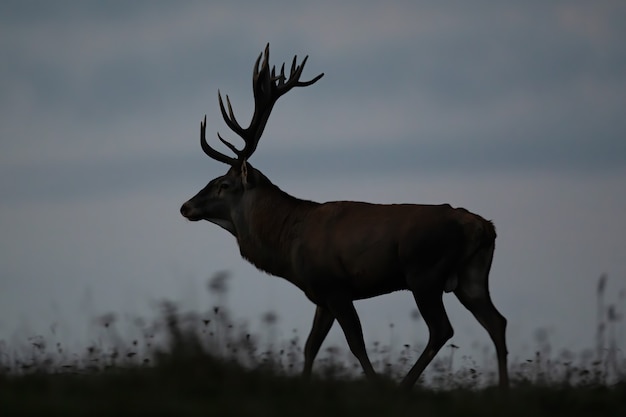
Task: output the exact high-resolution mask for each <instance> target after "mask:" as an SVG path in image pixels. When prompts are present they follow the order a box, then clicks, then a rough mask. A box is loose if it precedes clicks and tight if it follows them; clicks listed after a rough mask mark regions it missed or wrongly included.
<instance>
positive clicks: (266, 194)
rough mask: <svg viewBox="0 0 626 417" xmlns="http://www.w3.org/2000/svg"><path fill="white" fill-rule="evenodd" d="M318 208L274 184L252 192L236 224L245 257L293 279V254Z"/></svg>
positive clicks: (277, 274)
mask: <svg viewBox="0 0 626 417" xmlns="http://www.w3.org/2000/svg"><path fill="white" fill-rule="evenodd" d="M316 205H318V203H314V202H312V201H306V200H301V199H298V198H296V197H293V196H291V195H289V194H287V193H286V192H284V191H282V190H281V189H280V188H278V187H277V186H275V185H274V184H271V183H270V184H267V185H263V186H261V187H257V188H255V189H253V190H249V191H248V192H247V193H246V195H245V196H244V197H243V199H242V207H241V210H240V212H239V213H238V216H236V220H235V225H236V227H237V243H238V244H239V250H240V252H241V256H243V257H244V258H245V259H247V260H248V261H249V262H250V263H252V264H253V265H255V266H256V267H257V268H259V269H260V270H262V271H265V272H267V273H270V274H272V275H276V276H280V277H283V278H287V277H288V276H290V275H292V274H291V272H292V271H293V268H292V264H291V254H290V250H291V248H292V247H293V243H294V242H295V240H296V239H297V237H298V236H299V235H300V228H301V225H302V222H303V220H304V218H305V217H306V215H307V213H308V212H309V211H310V210H311V208H313V207H314V206H316Z"/></svg>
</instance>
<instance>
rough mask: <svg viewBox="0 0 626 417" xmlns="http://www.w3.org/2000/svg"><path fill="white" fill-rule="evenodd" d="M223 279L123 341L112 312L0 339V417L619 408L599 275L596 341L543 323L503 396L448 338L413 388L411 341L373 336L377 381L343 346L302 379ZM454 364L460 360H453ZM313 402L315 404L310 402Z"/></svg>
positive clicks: (295, 338)
mask: <svg viewBox="0 0 626 417" xmlns="http://www.w3.org/2000/svg"><path fill="white" fill-rule="evenodd" d="M227 278H228V276H227V275H226V274H223V273H221V274H216V275H215V276H214V277H213V278H212V279H211V280H210V281H209V285H208V287H209V290H210V291H211V293H212V295H213V296H214V297H215V298H216V300H217V301H218V304H217V305H216V306H215V307H212V308H210V309H209V310H207V311H205V312H202V313H198V312H193V311H185V310H182V309H181V308H180V307H179V306H177V305H176V304H175V303H172V302H169V301H164V302H162V303H161V304H160V305H159V310H158V315H157V316H156V318H155V319H153V320H145V319H142V318H127V319H126V320H127V321H128V322H127V323H125V324H126V325H127V327H130V328H132V329H134V332H135V333H136V334H135V336H134V337H131V338H126V337H123V336H122V335H121V332H120V330H119V326H120V324H121V323H120V322H121V319H119V317H118V316H117V315H116V314H114V313H109V314H105V315H102V316H100V317H97V318H95V319H94V320H93V325H94V326H95V327H96V330H97V331H98V334H99V337H97V338H96V340H94V341H92V342H91V343H89V344H87V345H86V347H85V348H84V350H82V351H79V352H76V351H74V350H72V349H69V348H66V347H65V346H64V345H63V344H62V342H60V341H49V340H46V338H45V337H42V336H32V337H27V338H25V339H24V340H22V341H20V342H19V343H12V344H9V343H7V342H4V341H2V342H0V415H5V414H3V412H2V409H5V410H12V411H32V412H38V413H39V412H43V413H45V412H63V413H64V414H66V415H67V414H71V413H73V412H76V413H84V412H87V411H91V410H94V407H95V409H96V410H100V411H106V412H110V413H114V412H115V413H117V412H121V411H125V412H127V411H132V410H135V409H136V410H137V411H142V412H148V411H164V410H168V411H171V412H176V413H186V414H194V413H204V412H206V411H207V410H213V411H215V412H216V413H217V414H216V415H250V414H254V415H259V414H260V415H263V414H267V415H277V414H288V415H294V414H298V415H320V414H321V413H323V414H324V415H333V414H338V415H339V414H342V413H343V414H342V415H345V413H350V414H355V413H359V414H361V415H364V416H365V415H375V414H380V413H385V414H386V415H391V414H397V415H409V414H419V415H431V414H433V415H468V414H476V415H490V414H493V415H503V414H507V415H516V414H517V415H522V414H524V415H526V414H529V413H531V414H534V415H541V414H542V413H544V414H546V415H547V413H549V414H550V415H559V414H564V413H565V414H567V415H582V413H583V411H584V410H587V412H589V411H591V409H592V408H593V409H594V410H595V411H594V413H595V412H602V413H603V415H626V360H625V359H624V355H623V351H622V348H621V347H620V346H618V343H617V332H618V331H619V326H620V325H621V322H622V315H621V312H620V306H619V305H616V304H610V303H607V302H606V298H605V292H606V283H607V278H606V276H602V277H600V279H599V280H598V286H597V292H596V301H597V323H596V327H597V329H596V336H595V339H596V340H595V344H594V348H593V349H591V350H588V351H584V352H581V353H579V354H575V353H572V352H567V351H565V352H562V353H560V354H559V355H558V356H556V357H554V356H553V355H552V351H551V349H550V345H549V341H548V338H547V335H546V334H545V332H543V331H541V330H539V331H538V332H537V334H536V339H537V342H538V346H537V349H536V352H535V354H534V355H533V356H532V357H530V358H527V359H526V360H524V361H522V362H518V363H512V364H510V372H511V379H512V389H511V390H510V391H509V392H508V393H502V392H500V391H498V390H496V389H494V388H491V387H492V386H493V385H495V384H496V382H497V380H496V375H495V374H494V373H493V372H490V371H484V370H482V369H480V367H479V366H478V365H477V364H476V363H475V362H474V361H473V360H472V358H468V357H462V358H458V352H457V350H458V349H457V347H456V346H454V345H452V344H450V345H448V346H447V347H445V348H444V349H442V352H441V353H440V354H439V355H438V357H437V358H436V360H435V361H434V362H433V363H432V364H431V365H430V367H429V368H428V372H426V373H425V375H424V376H423V377H422V378H421V380H420V382H419V384H418V387H417V388H416V390H415V391H413V392H412V393H400V392H399V391H398V390H397V389H396V382H397V380H398V379H399V378H401V377H402V376H403V375H404V373H405V372H406V370H407V369H408V367H410V366H411V365H412V364H413V362H414V361H415V359H416V358H415V355H416V352H415V351H414V349H413V348H412V347H411V346H409V345H405V346H403V348H402V349H401V350H400V352H399V353H397V354H396V355H395V356H394V355H392V354H391V352H392V351H393V349H392V347H391V346H386V345H383V344H380V343H374V346H372V347H371V348H370V355H371V357H372V361H373V363H374V365H375V367H376V369H379V370H381V371H382V378H381V381H380V382H379V383H377V384H372V383H369V382H367V381H365V380H364V379H363V377H362V372H361V368H360V366H359V365H358V363H357V362H356V360H354V358H353V357H352V355H351V353H350V352H349V351H347V350H343V349H338V348H336V347H331V348H327V349H325V350H324V351H323V352H322V353H321V355H320V356H321V357H320V358H319V359H318V360H317V361H316V365H315V370H316V374H315V377H314V378H313V380H312V381H309V382H306V381H303V380H301V378H300V377H299V372H300V370H301V369H302V358H303V352H302V345H303V341H302V340H300V337H299V335H298V334H297V333H296V332H294V333H293V335H292V337H291V338H289V339H287V340H275V338H274V337H270V341H271V343H270V344H263V343H262V338H261V337H260V336H259V335H258V334H254V333H252V332H251V331H250V329H249V328H248V326H247V325H246V324H245V323H236V322H234V320H233V319H232V315H231V313H230V312H229V310H228V308H227V307H226V306H225V305H224V304H225V300H226V293H227V291H228V285H227V281H228V280H227ZM620 300H621V298H620ZM277 319H278V318H277V316H276V314H275V313H272V312H268V313H267V314H265V315H264V317H263V323H264V326H265V329H264V331H263V333H264V334H270V335H271V334H275V332H274V330H273V328H274V326H276V322H277ZM390 331H393V325H392V326H390ZM390 340H393V337H392V338H390ZM396 351H397V349H396ZM459 360H461V361H462V363H463V364H464V366H461V367H459V366H455V363H456V362H455V361H459ZM316 401H317V402H319V401H321V403H320V404H321V405H320V404H318V405H316V406H313V405H312V404H314V403H315V402H316ZM320 407H321V408H320ZM598 410H600V411H598ZM620 413H621V414H620Z"/></svg>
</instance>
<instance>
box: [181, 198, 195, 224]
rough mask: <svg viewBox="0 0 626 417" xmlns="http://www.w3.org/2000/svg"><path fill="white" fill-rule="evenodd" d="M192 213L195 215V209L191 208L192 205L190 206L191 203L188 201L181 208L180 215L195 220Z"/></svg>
mask: <svg viewBox="0 0 626 417" xmlns="http://www.w3.org/2000/svg"><path fill="white" fill-rule="evenodd" d="M192 213H193V207H192V206H191V204H189V201H187V202H186V203H185V204H183V205H182V206H181V207H180V214H182V215H183V217H185V218H187V219H189V220H194V219H193V216H192Z"/></svg>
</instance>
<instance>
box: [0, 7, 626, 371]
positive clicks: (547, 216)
mask: <svg viewBox="0 0 626 417" xmlns="http://www.w3.org/2000/svg"><path fill="white" fill-rule="evenodd" d="M625 21H626V4H624V3H623V2H621V1H595V2H587V1H567V2H550V3H549V4H548V3H545V2H539V1H528V2H523V3H521V2H515V3H513V2H502V3H498V4H494V3H493V2H480V1H479V2H472V3H471V4H470V3H467V2H446V3H445V5H444V4H442V3H441V2H435V1H426V2H414V1H387V2H384V3H382V2H373V1H369V2H368V1H358V2H357V1H345V2H341V4H337V2H331V1H323V0H319V1H317V2H314V3H311V2H309V3H307V4H297V3H296V2H291V1H282V0H276V1H266V2H258V1H250V2H245V1H241V2H211V1H209V2H176V3H174V2H164V1H135V2H126V1H109V2H92V1H80V2H78V1H76V2H47V1H29V2H23V1H3V2H2V3H1V4H0V56H1V57H2V59H1V62H2V63H1V64H0V91H1V94H0V196H1V197H0V340H3V341H5V342H9V343H10V341H11V340H16V339H20V338H27V337H30V336H32V335H46V334H50V333H53V334H55V335H56V336H55V337H61V338H63V340H66V341H76V342H80V341H81V340H84V339H85V338H89V331H90V330H89V329H90V327H91V326H93V320H94V319H95V318H97V317H102V316H103V315H106V314H109V313H111V312H114V313H115V314H116V315H117V316H119V317H136V316H142V317H149V316H150V315H151V314H153V313H154V306H155V303H157V302H158V301H159V300H163V299H168V300H172V301H174V302H176V303H178V304H180V305H181V306H183V307H184V308H186V309H190V310H197V311H207V310H210V309H211V308H213V307H214V306H216V305H220V304H225V305H228V308H229V310H230V311H231V312H232V313H233V314H234V315H235V316H236V317H238V318H239V319H240V320H244V321H246V322H248V323H249V324H250V327H251V328H255V327H257V328H259V329H261V331H262V329H263V323H264V320H265V321H267V318H268V317H269V316H268V313H271V314H273V316H272V317H273V320H274V321H275V322H276V326H275V327H276V334H275V335H273V336H272V337H276V338H277V339H283V338H284V339H287V338H290V337H291V336H292V334H293V329H297V332H298V334H300V336H301V339H302V340H303V339H304V338H305V337H306V335H307V334H308V330H309V327H310V323H311V321H312V317H313V311H314V306H313V305H312V304H311V303H310V302H309V301H308V300H307V299H306V297H305V296H304V294H302V293H301V292H300V291H299V290H298V289H297V288H295V287H293V286H291V284H289V283H287V282H286V281H284V280H282V279H277V278H274V277H270V276H268V275H266V274H264V273H262V272H259V271H258V270H256V269H255V268H254V267H253V266H251V265H249V264H248V263H246V262H245V261H244V260H242V259H241V258H240V256H239V250H238V248H237V246H236V242H235V240H234V238H233V237H232V236H230V235H229V234H228V233H227V232H225V231H224V230H222V229H220V228H218V227H217V226H215V225H212V224H209V223H207V222H203V223H190V222H187V221H186V220H185V219H184V218H183V217H182V216H181V215H180V214H179V211H178V210H179V207H180V205H181V204H182V203H183V202H184V201H186V200H187V199H188V198H189V197H191V196H192V195H193V194H195V193H196V192H197V191H198V190H199V189H200V188H202V187H204V185H205V184H206V183H207V182H208V181H209V180H211V179H212V178H214V177H216V176H218V175H222V174H223V173H225V171H226V166H225V165H223V164H220V163H218V162H216V161H213V160H211V159H209V158H208V157H206V155H204V153H203V152H202V151H201V149H200V146H199V132H198V128H199V123H200V120H201V119H202V117H204V114H205V113H206V114H207V135H208V138H209V140H213V141H214V143H215V144H216V146H217V145H219V146H220V149H222V150H224V148H223V147H221V144H219V143H217V139H216V136H215V133H216V132H217V131H219V132H221V134H222V135H223V136H224V137H225V138H228V139H230V140H233V142H234V143H237V140H236V138H235V137H234V135H233V134H232V133H231V132H229V130H228V128H227V127H226V126H225V124H224V122H223V121H222V118H221V115H220V113H219V107H218V103H217V91H218V88H219V89H220V90H221V91H222V93H226V94H228V95H229V96H230V98H231V100H232V103H233V106H234V110H235V113H236V115H237V117H238V119H239V120H240V121H241V123H242V124H244V123H247V122H248V121H249V118H250V116H251V114H252V104H253V101H252V90H251V75H252V67H253V63H254V61H255V59H256V57H257V56H258V54H259V53H260V52H261V51H262V50H263V48H264V47H265V44H266V43H267V42H269V43H270V44H271V63H272V64H275V65H277V66H278V65H280V64H281V63H282V62H283V61H288V62H289V61H290V60H291V58H292V57H293V55H295V54H297V55H298V57H299V58H300V59H301V58H303V57H304V56H305V55H309V61H308V63H307V66H306V68H305V71H304V75H303V79H309V78H312V77H313V76H315V75H317V74H318V73H320V72H324V73H325V74H326V75H325V76H324V78H322V79H321V80H320V81H319V82H318V83H316V84H315V85H314V86H312V87H309V88H306V89H297V90H294V91H292V92H291V93H290V94H288V95H287V96H286V97H285V98H282V99H281V100H280V101H279V102H278V104H277V106H276V107H275V108H274V111H273V114H272V117H271V118H270V121H269V124H268V126H267V129H266V130H265V133H264V136H263V138H262V140H261V142H260V145H259V148H258V150H257V152H256V153H255V155H254V156H253V157H252V158H251V163H252V164H253V165H254V166H255V167H256V168H259V169H261V170H262V171H263V172H264V173H265V174H266V175H267V176H268V177H269V178H270V179H271V180H272V181H273V182H274V183H275V184H277V185H278V186H280V187H281V188H282V189H283V190H285V191H287V192H288V193H290V194H292V195H295V196H297V197H301V198H305V199H311V200H316V201H330V200H365V201H370V202H377V203H400V202H403V203H428V204H438V203H450V204H452V205H454V206H462V207H465V208H467V209H469V210H471V211H473V212H476V213H479V214H480V215H482V216H483V217H485V218H487V219H492V220H493V221H494V223H495V225H496V228H497V231H498V240H497V249H496V254H495V260H494V264H493V268H492V273H491V292H492V297H493V299H494V302H495V304H496V305H497V306H498V308H499V309H500V311H501V312H502V313H503V314H504V315H505V316H506V317H507V318H508V320H509V327H508V338H509V350H510V352H511V356H512V357H513V358H516V357H517V358H522V359H523V358H526V357H531V356H532V355H533V352H534V350H535V348H536V345H537V344H541V343H544V344H545V343H546V341H549V343H550V346H552V348H553V349H554V350H555V352H559V351H562V350H564V349H568V350H572V351H580V350H584V349H587V348H591V347H595V343H596V331H597V326H596V325H597V322H598V320H599V319H600V316H602V315H603V314H605V312H609V310H610V311H611V314H613V316H611V317H612V318H613V319H615V320H613V321H614V322H616V323H617V324H616V326H615V328H614V329H613V330H614V332H615V337H616V338H617V339H616V340H617V341H618V342H619V343H620V345H621V346H624V342H625V341H626V329H624V324H623V321H621V320H620V319H621V315H622V314H623V313H624V311H625V310H626V256H625V255H626V253H625V249H624V248H625V247H624V236H626V221H625V220H624V219H625V216H626V193H625V192H624V189H625V188H624V183H625V181H624V180H625V179H626V137H625V135H626V114H625V112H626V110H625V109H626V49H625V48H624V39H626V25H624V22H625ZM219 271H228V274H229V275H228V276H229V277H230V278H229V279H227V285H228V291H227V292H220V293H219V294H217V295H219V296H216V293H215V292H214V293H213V294H210V292H209V289H208V288H207V282H208V280H209V277H212V276H214V274H215V273H217V272H219ZM603 274H605V275H603ZM600 277H603V278H600ZM607 277H608V279H607ZM599 284H600V285H601V286H602V287H603V288H598V285H599ZM604 286H606V288H604ZM599 289H603V290H605V291H604V292H602V291H600V292H598V290H599ZM218 292H219V291H218ZM601 293H602V294H604V297H605V299H604V300H602V303H601V304H599V302H598V299H597V297H598V296H599V295H601ZM445 303H446V306H447V307H448V310H449V315H450V319H451V321H452V324H453V326H454V327H455V330H456V334H455V337H454V339H452V340H451V342H452V343H454V344H455V345H456V346H458V347H459V349H460V351H461V352H462V354H463V355H474V356H478V357H479V358H482V357H483V354H484V353H485V351H484V348H485V347H487V355H491V354H492V353H491V352H492V346H491V342H490V341H489V339H488V336H487V334H486V332H485V331H484V330H483V329H482V328H481V327H480V326H479V325H478V323H477V322H476V321H475V320H474V319H473V317H471V315H470V314H469V313H468V312H467V311H465V310H464V309H463V307H462V306H461V305H460V303H459V302H458V301H457V300H456V298H454V297H453V296H446V297H445ZM356 307H357V310H358V311H359V313H360V314H361V319H362V323H363V327H364V332H365V337H366V339H367V343H368V345H371V343H374V342H376V341H378V342H381V343H385V344H389V345H392V346H397V349H398V350H400V349H401V348H402V346H403V345H404V344H411V345H417V344H424V343H425V342H426V338H427V329H426V327H425V325H424V324H423V322H422V321H420V320H419V319H417V318H416V316H415V315H414V311H415V305H414V303H413V300H412V297H411V296H410V294H408V293H396V294H392V295H387V296H384V297H380V298H378V299H372V300H364V301H359V302H357V303H356ZM599 307H600V310H598V308H599ZM607 314H608V313H607ZM332 345H337V346H340V347H342V348H346V349H347V347H346V344H345V342H344V339H343V335H342V334H341V332H340V330H339V328H338V326H336V325H335V327H334V328H333V330H332V332H331V335H330V337H329V340H328V341H327V342H326V344H325V345H324V347H327V346H332ZM488 357H489V358H491V356H488Z"/></svg>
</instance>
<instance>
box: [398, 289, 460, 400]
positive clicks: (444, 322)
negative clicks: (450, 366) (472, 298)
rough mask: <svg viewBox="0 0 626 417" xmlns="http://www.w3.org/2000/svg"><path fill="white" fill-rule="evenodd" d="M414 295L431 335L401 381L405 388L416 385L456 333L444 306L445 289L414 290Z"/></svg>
mask: <svg viewBox="0 0 626 417" xmlns="http://www.w3.org/2000/svg"><path fill="white" fill-rule="evenodd" d="M413 297H414V298H415V302H416V303H417V308H418V309H419V311H420V313H421V315H422V317H423V318H424V321H425V322H426V325H427V326H428V331H429V337H428V344H427V345H426V348H425V349H424V351H423V352H422V354H421V355H420V357H419V358H418V359H417V362H415V365H413V367H412V368H411V369H410V370H409V373H408V374H407V375H406V376H405V377H404V379H403V380H402V382H401V383H400V386H401V387H402V388H405V389H409V388H411V387H412V386H413V385H415V383H416V382H417V380H418V379H419V377H420V375H421V374H422V372H424V369H426V367H427V366H428V364H429V363H430V362H431V361H432V360H433V358H434V357H435V356H436V355H437V353H438V352H439V350H440V349H441V348H442V347H443V345H445V343H446V342H447V341H448V340H450V338H451V337H452V336H453V334H454V329H452V325H451V324H450V320H449V319H448V315H447V314H446V310H445V308H444V306H443V291H442V290H441V289H439V288H437V289H436V290H430V291H413Z"/></svg>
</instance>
